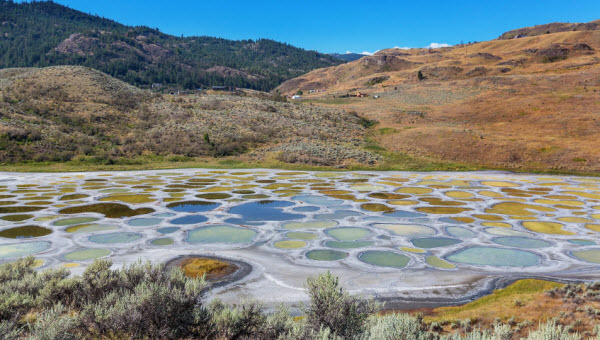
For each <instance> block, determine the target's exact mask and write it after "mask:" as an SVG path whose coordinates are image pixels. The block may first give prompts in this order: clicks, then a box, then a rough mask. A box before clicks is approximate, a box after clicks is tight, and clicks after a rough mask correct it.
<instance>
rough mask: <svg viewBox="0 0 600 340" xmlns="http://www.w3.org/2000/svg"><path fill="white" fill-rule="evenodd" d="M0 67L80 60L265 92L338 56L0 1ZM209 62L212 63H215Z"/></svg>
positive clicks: (154, 77)
mask: <svg viewBox="0 0 600 340" xmlns="http://www.w3.org/2000/svg"><path fill="white" fill-rule="evenodd" d="M0 36H3V37H4V39H2V40H0V68H11V67H46V66H54V65H81V66H87V67H92V68H95V69H98V70H100V71H102V72H105V73H107V74H109V75H111V76H113V77H116V78H119V79H121V80H124V81H126V82H128V83H130V84H133V85H136V86H142V87H146V88H148V87H151V85H152V84H154V83H160V84H162V85H165V86H167V85H170V86H175V87H179V88H186V89H192V88H197V87H201V86H213V85H228V86H237V87H245V88H252V89H257V90H271V89H273V88H274V87H276V86H277V85H279V84H280V83H282V82H283V81H285V80H287V79H290V78H294V77H296V76H299V75H301V74H304V73H306V72H308V71H310V70H312V69H316V68H321V67H326V66H333V65H337V64H341V63H343V61H341V60H339V59H336V58H334V57H332V56H329V55H326V54H322V53H318V52H315V51H306V50H303V49H300V48H296V47H293V46H291V45H289V44H285V43H279V42H276V41H273V40H269V39H259V40H227V39H222V38H213V37H206V36H194V37H176V36H172V35H168V34H165V33H162V32H160V31H158V30H157V29H153V28H149V27H146V26H138V27H131V26H126V25H122V24H120V23H118V22H116V21H113V20H110V19H106V18H101V17H98V16H93V15H90V14H85V13H83V12H80V11H77V10H74V9H71V8H69V7H66V6H62V5H60V4H56V3H53V2H49V1H40V2H37V1H36V2H26V3H15V2H12V1H6V0H0ZM215 67H216V69H215Z"/></svg>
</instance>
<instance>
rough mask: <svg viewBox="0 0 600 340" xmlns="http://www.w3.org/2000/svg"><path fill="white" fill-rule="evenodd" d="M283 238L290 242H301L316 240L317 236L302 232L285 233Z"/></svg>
mask: <svg viewBox="0 0 600 340" xmlns="http://www.w3.org/2000/svg"><path fill="white" fill-rule="evenodd" d="M285 236H286V237H287V238H289V239H292V240H303V241H311V240H316V239H317V237H319V235H317V234H314V233H307V232H302V231H291V232H289V233H286V234H285Z"/></svg>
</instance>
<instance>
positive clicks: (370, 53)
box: [346, 50, 379, 55]
mask: <svg viewBox="0 0 600 340" xmlns="http://www.w3.org/2000/svg"><path fill="white" fill-rule="evenodd" d="M377 52H379V50H377V51H375V52H369V51H364V52H359V53H356V52H352V51H346V54H352V53H356V54H362V55H373V54H375V53H377Z"/></svg>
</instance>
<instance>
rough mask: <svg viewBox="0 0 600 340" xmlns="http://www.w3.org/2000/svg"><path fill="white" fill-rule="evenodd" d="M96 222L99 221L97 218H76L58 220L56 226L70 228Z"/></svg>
mask: <svg viewBox="0 0 600 340" xmlns="http://www.w3.org/2000/svg"><path fill="white" fill-rule="evenodd" d="M95 221H98V219H97V218H95V217H74V218H65V219H63V220H58V221H56V222H54V225H55V226H58V227H64V226H70V225H75V224H82V223H90V222H95Z"/></svg>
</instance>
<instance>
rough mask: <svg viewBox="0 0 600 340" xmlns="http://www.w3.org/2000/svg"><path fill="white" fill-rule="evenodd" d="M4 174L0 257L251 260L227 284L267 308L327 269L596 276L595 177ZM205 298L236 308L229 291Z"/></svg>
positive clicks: (351, 279) (599, 203)
mask: <svg viewBox="0 0 600 340" xmlns="http://www.w3.org/2000/svg"><path fill="white" fill-rule="evenodd" d="M0 180H1V181H0V183H1V184H0V262H2V263H4V262H10V261H14V260H15V259H16V258H18V257H21V256H28V255H32V256H34V257H36V258H37V259H38V260H40V261H43V266H42V267H41V268H49V267H60V266H62V267H67V268H68V269H69V270H71V271H72V272H73V273H81V272H82V271H83V270H84V269H85V268H86V266H88V265H89V264H90V263H92V261H93V260H94V259H96V258H107V259H110V260H112V261H113V262H114V264H115V265H117V266H121V265H124V264H128V263H132V262H135V261H138V260H139V259H141V260H150V261H152V262H162V263H164V262H167V261H169V260H171V259H173V258H176V257H178V256H185V255H198V254H207V255H214V256H220V257H224V258H230V259H233V260H239V261H244V262H247V263H249V264H250V265H251V266H252V272H251V273H250V275H248V276H247V278H246V279H244V280H242V281H240V282H238V283H234V284H244V285H245V288H246V289H247V291H248V293H249V294H252V295H254V296H256V297H257V298H260V299H262V300H264V301H266V302H267V303H277V302H288V301H297V300H298V299H302V298H303V296H304V295H303V294H304V292H303V286H302V284H301V283H300V282H304V280H305V279H306V277H308V276H312V275H315V274H316V273H319V272H322V271H326V270H330V271H332V272H333V273H334V274H336V275H337V276H339V277H340V279H341V280H342V281H343V282H347V283H348V288H349V289H350V291H361V292H370V293H372V294H377V295H378V296H380V297H388V298H401V297H402V296H403V294H404V293H406V292H408V291H410V292H413V294H416V293H415V292H418V294H417V296H420V297H423V298H427V297H431V298H433V295H432V294H433V293H432V292H433V291H435V290H437V289H440V288H445V289H447V291H448V292H450V293H449V295H450V296H456V297H460V296H464V295H465V294H468V293H469V291H477V290H478V289H483V288H482V287H484V286H485V285H486V282H490V280H494V279H495V278H498V277H504V276H508V277H515V278H518V277H523V276H544V277H556V278H580V277H581V278H585V277H591V276H594V275H598V274H599V273H600V268H599V266H598V263H600V245H599V244H600V239H599V237H598V236H599V235H600V179H597V178H587V177H571V176H536V175H523V174H509V173H498V172H472V173H409V172H291V171H281V170H249V171H244V172H240V171H236V170H219V171H214V170H207V169H201V170H199V169H186V170H178V171H177V172H169V171H134V172H108V173H75V174H73V173H64V174H63V173H59V174H15V173H1V174H0ZM38 196H39V197H43V198H44V199H43V200H41V199H40V200H38V199H35V200H32V198H36V197H38ZM31 203H35V205H32V204H31ZM40 263H41V262H40ZM274 292H277V294H273V293H274ZM211 294H214V295H216V296H219V297H220V298H222V299H224V300H226V301H232V302H235V300H236V297H235V294H234V293H233V290H229V289H227V287H224V288H223V289H217V290H215V292H213V293H211Z"/></svg>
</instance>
